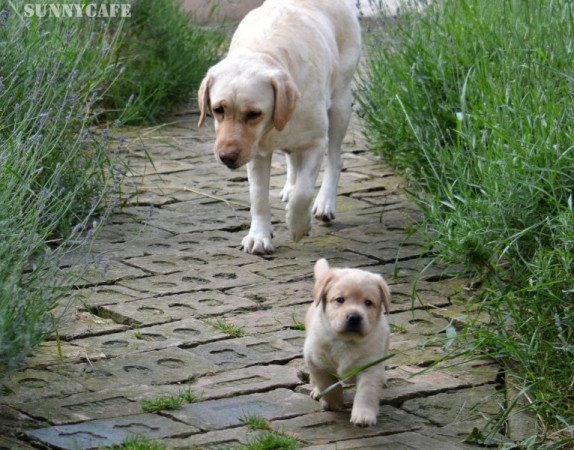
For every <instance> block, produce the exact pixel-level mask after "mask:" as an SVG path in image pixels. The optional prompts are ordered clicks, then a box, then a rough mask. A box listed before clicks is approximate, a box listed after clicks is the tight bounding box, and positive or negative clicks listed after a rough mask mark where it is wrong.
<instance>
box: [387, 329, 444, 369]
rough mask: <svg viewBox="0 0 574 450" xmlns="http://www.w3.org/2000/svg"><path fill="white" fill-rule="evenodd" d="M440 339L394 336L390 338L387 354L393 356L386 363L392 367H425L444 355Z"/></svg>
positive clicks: (442, 341)
mask: <svg viewBox="0 0 574 450" xmlns="http://www.w3.org/2000/svg"><path fill="white" fill-rule="evenodd" d="M445 343H446V340H444V339H442V338H437V339H434V338H432V337H428V338H427V337H426V336H418V335H413V334H394V335H393V336H392V337H391V345H390V350H389V353H393V354H395V355H394V356H393V357H392V358H390V359H388V360H387V361H386V364H387V365H389V366H392V367H396V366H408V365H419V366H425V365H428V364H429V363H431V362H433V361H436V360H437V359H439V358H441V357H443V356H444V355H445V351H444V350H443V345H444V344H445Z"/></svg>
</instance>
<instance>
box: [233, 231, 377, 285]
mask: <svg viewBox="0 0 574 450" xmlns="http://www.w3.org/2000/svg"><path fill="white" fill-rule="evenodd" d="M330 239H331V237H330V236H329V237H327V238H326V240H327V241H329V240H330ZM310 245H313V239H309V242H306V243H305V246H306V247H308V246H310ZM321 245H322V250H321V252H320V253H316V252H309V251H307V252H305V251H303V252H302V251H301V250H300V249H299V250H298V249H297V248H296V247H297V244H295V245H293V244H290V243H288V244H283V245H281V247H280V250H279V251H278V255H277V256H274V257H271V258H270V259H265V260H259V262H257V263H255V264H248V265H245V266H243V267H244V268H245V269H246V270H249V271H250V272H253V273H255V274H257V275H261V276H264V277H265V278H267V279H269V280H270V281H274V282H276V283H277V282H280V283H283V282H289V281H297V280H302V279H310V280H311V279H312V278H313V267H314V266H315V262H316V261H317V260H318V259H319V258H320V257H322V258H327V260H328V261H329V264H330V265H332V266H333V267H358V266H366V265H369V264H371V265H375V264H377V260H375V259H372V258H369V257H366V256H362V255H358V254H356V253H353V252H350V251H345V250H343V249H337V248H336V247H335V246H334V245H333V246H331V245H329V244H328V242H322V243H321Z"/></svg>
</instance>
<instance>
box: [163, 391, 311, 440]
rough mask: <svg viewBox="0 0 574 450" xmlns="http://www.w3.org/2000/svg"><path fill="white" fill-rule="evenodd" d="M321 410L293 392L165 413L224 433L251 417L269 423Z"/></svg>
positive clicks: (195, 405)
mask: <svg viewBox="0 0 574 450" xmlns="http://www.w3.org/2000/svg"><path fill="white" fill-rule="evenodd" d="M320 409H321V407H320V405H319V403H318V402H316V401H314V400H312V399H311V398H309V397H307V396H305V395H301V394H296V393H294V392H293V391H290V390H289V389H275V390H274V391H270V392H264V393H260V394H250V395H240V396H237V397H231V398H224V399H220V400H208V401H205V402H200V403H192V404H187V405H184V406H183V407H182V408H181V409H178V410H175V411H164V414H165V415H166V416H168V417H172V418H174V419H176V420H177V421H180V422H183V423H187V424H190V425H193V426H194V427H197V428H199V429H201V430H221V429H224V428H229V427H235V426H239V425H241V424H242V423H243V421H242V419H243V418H245V417H247V416H255V415H256V416H259V417H261V418H263V419H266V420H272V419H282V418H288V417H294V416H300V415H303V414H309V413H312V412H316V411H319V410H320Z"/></svg>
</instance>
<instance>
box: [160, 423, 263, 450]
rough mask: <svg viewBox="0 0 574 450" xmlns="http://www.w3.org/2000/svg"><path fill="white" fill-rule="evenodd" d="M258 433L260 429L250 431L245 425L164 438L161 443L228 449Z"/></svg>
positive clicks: (194, 449)
mask: <svg viewBox="0 0 574 450" xmlns="http://www.w3.org/2000/svg"><path fill="white" fill-rule="evenodd" d="M260 433H261V432H260V431H252V430H250V429H249V428H247V427H236V428H230V429H227V430H218V431H209V432H207V433H201V434H192V435H191V436H189V437H187V438H184V439H164V440H162V442H161V443H162V444H163V445H165V446H166V448H168V449H181V450H229V449H235V448H239V447H240V446H242V445H246V444H247V443H248V442H250V441H251V440H253V439H255V438H256V437H257V436H258V435H259V434H260Z"/></svg>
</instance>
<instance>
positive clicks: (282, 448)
mask: <svg viewBox="0 0 574 450" xmlns="http://www.w3.org/2000/svg"><path fill="white" fill-rule="evenodd" d="M300 447H301V444H300V443H299V441H298V440H297V439H295V438H294V437H293V436H289V435H287V434H284V433H280V432H277V431H266V432H264V433H262V434H260V435H258V436H257V437H256V438H254V439H251V440H250V441H249V442H248V443H247V444H246V445H244V446H242V447H239V448H240V449H241V450H296V449H298V448H300Z"/></svg>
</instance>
